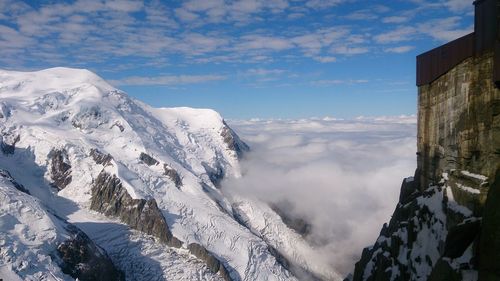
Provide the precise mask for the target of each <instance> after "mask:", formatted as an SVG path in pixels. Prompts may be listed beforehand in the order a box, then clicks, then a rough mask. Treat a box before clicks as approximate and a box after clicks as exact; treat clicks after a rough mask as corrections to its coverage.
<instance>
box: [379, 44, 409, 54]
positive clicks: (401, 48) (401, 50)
mask: <svg viewBox="0 0 500 281" xmlns="http://www.w3.org/2000/svg"><path fill="white" fill-rule="evenodd" d="M414 48H415V47H414V46H398V47H392V48H387V49H385V51H386V52H388V53H397V54H402V53H406V52H409V51H411V50H413V49H414Z"/></svg>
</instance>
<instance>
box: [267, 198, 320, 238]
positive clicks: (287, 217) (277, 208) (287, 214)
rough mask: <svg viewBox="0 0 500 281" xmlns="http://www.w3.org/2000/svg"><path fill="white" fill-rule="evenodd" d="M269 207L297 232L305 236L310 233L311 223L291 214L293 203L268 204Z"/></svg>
mask: <svg viewBox="0 0 500 281" xmlns="http://www.w3.org/2000/svg"><path fill="white" fill-rule="evenodd" d="M269 207H271V209H273V211H274V212H276V214H278V215H279V216H280V217H281V220H282V221H283V223H284V224H286V225H287V226H288V227H289V228H291V229H293V230H295V231H296V232H297V233H298V234H300V235H302V236H303V237H306V236H307V235H309V234H310V233H311V229H312V225H311V224H310V223H308V222H307V220H305V219H303V218H300V217H297V216H294V215H293V205H292V204H291V203H290V202H288V201H284V202H279V203H274V204H269Z"/></svg>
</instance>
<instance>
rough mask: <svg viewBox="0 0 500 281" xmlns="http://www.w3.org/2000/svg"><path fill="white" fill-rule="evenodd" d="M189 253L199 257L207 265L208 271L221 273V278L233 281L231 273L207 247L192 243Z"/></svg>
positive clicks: (189, 246)
mask: <svg viewBox="0 0 500 281" xmlns="http://www.w3.org/2000/svg"><path fill="white" fill-rule="evenodd" d="M188 250H189V252H190V253H191V254H192V255H193V256H195V257H197V258H198V259H200V260H202V261H204V262H205V263H206V264H207V267H208V269H210V271H212V272H213V273H219V274H220V275H221V277H222V278H223V279H224V280H226V281H233V279H232V278H231V275H230V274H229V271H228V270H227V268H226V267H225V266H224V264H223V263H222V262H221V261H219V260H218V259H217V258H216V257H215V256H214V255H212V254H211V253H210V252H209V251H208V250H207V249H205V247H203V246H201V245H200V244H198V243H191V244H189V245H188Z"/></svg>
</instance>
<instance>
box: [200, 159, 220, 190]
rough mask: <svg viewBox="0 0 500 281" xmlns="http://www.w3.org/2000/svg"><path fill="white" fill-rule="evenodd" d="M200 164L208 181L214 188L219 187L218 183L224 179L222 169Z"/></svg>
mask: <svg viewBox="0 0 500 281" xmlns="http://www.w3.org/2000/svg"><path fill="white" fill-rule="evenodd" d="M201 164H202V165H203V167H204V168H205V171H207V175H208V177H209V178H210V181H211V182H212V183H213V184H214V185H215V186H216V187H220V183H221V181H222V180H223V179H224V176H225V172H224V169H222V167H221V166H219V165H218V166H216V167H211V166H210V165H208V164H206V163H201Z"/></svg>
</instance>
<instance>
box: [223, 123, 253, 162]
mask: <svg viewBox="0 0 500 281" xmlns="http://www.w3.org/2000/svg"><path fill="white" fill-rule="evenodd" d="M223 123H224V129H223V130H222V132H221V136H222V137H223V138H224V142H225V143H226V144H227V147H228V148H229V149H231V150H233V151H234V152H236V155H238V158H241V157H242V156H243V154H244V153H245V152H247V151H249V150H250V148H249V147H248V145H247V144H246V143H244V142H243V141H242V140H241V139H240V138H239V137H238V135H237V134H236V133H235V132H234V131H233V130H232V129H231V128H230V127H229V126H228V125H227V124H226V121H223Z"/></svg>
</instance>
